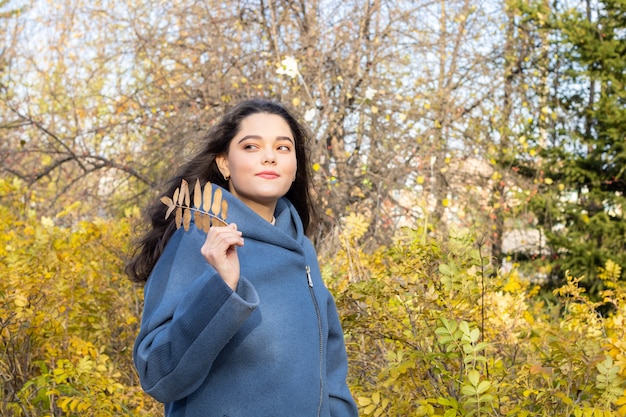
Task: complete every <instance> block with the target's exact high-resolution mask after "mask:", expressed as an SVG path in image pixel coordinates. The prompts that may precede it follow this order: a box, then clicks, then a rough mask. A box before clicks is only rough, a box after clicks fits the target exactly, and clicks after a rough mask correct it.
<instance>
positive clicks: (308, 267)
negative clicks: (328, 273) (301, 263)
mask: <svg viewBox="0 0 626 417" xmlns="http://www.w3.org/2000/svg"><path fill="white" fill-rule="evenodd" d="M306 279H307V280H308V281H309V287H311V288H313V280H312V279H311V267H310V266H308V265H307V266H306Z"/></svg>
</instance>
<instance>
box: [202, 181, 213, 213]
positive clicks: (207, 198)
mask: <svg viewBox="0 0 626 417" xmlns="http://www.w3.org/2000/svg"><path fill="white" fill-rule="evenodd" d="M212 196H213V187H212V186H211V183H210V182H207V183H206V184H205V185H204V195H203V200H204V201H203V202H202V208H203V209H204V211H209V209H210V208H211V197H212Z"/></svg>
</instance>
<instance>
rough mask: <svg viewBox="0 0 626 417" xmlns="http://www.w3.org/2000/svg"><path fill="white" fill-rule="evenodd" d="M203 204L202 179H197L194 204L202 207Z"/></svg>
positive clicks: (194, 189) (196, 206)
mask: <svg viewBox="0 0 626 417" xmlns="http://www.w3.org/2000/svg"><path fill="white" fill-rule="evenodd" d="M201 205H202V187H200V180H199V179H196V185H195V186H194V187H193V206H194V207H195V208H200V206H201Z"/></svg>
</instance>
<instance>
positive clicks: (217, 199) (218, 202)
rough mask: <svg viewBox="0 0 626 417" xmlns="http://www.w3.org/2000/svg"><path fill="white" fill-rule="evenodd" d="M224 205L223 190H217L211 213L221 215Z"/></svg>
mask: <svg viewBox="0 0 626 417" xmlns="http://www.w3.org/2000/svg"><path fill="white" fill-rule="evenodd" d="M221 205H222V189H221V188H217V189H216V190H215V192H214V193H213V205H212V206H211V211H212V212H213V214H215V215H216V216H217V215H218V214H219V213H220V208H221Z"/></svg>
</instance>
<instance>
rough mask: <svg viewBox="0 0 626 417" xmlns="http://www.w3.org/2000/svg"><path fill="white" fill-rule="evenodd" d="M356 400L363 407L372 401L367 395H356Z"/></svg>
mask: <svg viewBox="0 0 626 417" xmlns="http://www.w3.org/2000/svg"><path fill="white" fill-rule="evenodd" d="M356 401H357V402H358V403H359V405H360V406H361V407H365V406H367V405H370V404H371V403H372V400H370V399H369V398H368V397H358V398H357V399H356Z"/></svg>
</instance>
